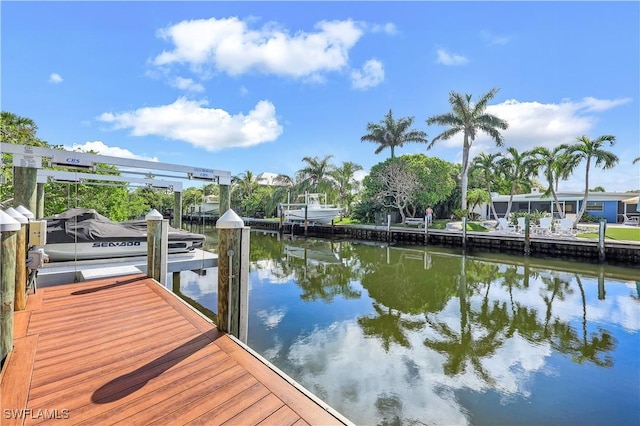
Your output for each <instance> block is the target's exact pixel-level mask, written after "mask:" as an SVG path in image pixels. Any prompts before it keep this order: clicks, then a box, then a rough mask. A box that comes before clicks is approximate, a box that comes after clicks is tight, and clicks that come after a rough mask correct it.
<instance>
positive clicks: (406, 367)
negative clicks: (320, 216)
mask: <svg viewBox="0 0 640 426" xmlns="http://www.w3.org/2000/svg"><path fill="white" fill-rule="evenodd" d="M251 238H252V240H251V244H252V247H251V261H252V272H251V278H250V281H251V292H250V301H249V305H250V311H251V313H250V315H251V318H250V324H249V345H250V346H252V347H253V348H254V349H255V350H257V351H258V352H259V353H261V354H262V355H263V356H265V357H266V358H267V359H269V360H270V361H271V362H273V363H274V364H275V365H277V366H278V367H280V368H281V369H282V370H284V371H285V372H286V373H287V374H289V375H291V376H292V377H293V378H294V379H296V380H297V381H299V382H300V383H301V384H303V385H304V386H305V387H307V388H308V389H310V390H311V391H312V392H314V393H315V394H317V395H318V396H319V397H321V398H322V399H324V400H325V401H326V402H327V403H329V404H330V405H332V406H333V407H335V408H336V409H337V410H339V411H340V412H342V413H343V414H345V415H346V416H347V417H349V418H350V419H352V420H353V421H354V422H355V423H357V424H392V423H393V424H466V423H473V424H476V423H484V424H495V423H508V424H514V423H517V424H524V423H529V424H546V423H568V424H630V423H637V419H638V418H639V416H640V402H639V400H638V395H639V392H640V385H639V383H638V382H639V381H638V377H639V373H640V366H639V363H640V341H639V330H640V309H639V308H640V303H639V300H640V297H639V291H638V284H637V278H638V271H637V270H635V269H625V268H610V267H593V266H589V265H582V264H572V263H567V262H546V261H541V260H539V259H537V260H536V259H529V260H526V259H522V258H512V257H506V256H504V257H499V256H498V257H497V256H495V255H492V256H491V257H489V256H481V255H478V256H463V255H460V254H459V253H457V252H455V251H452V250H446V249H442V248H431V247H429V248H415V247H414V248H411V249H402V248H390V247H381V246H377V245H369V244H359V243H352V242H347V241H343V242H329V241H319V240H307V241H304V240H284V239H279V238H277V237H276V236H270V235H262V234H252V237H251ZM525 260H526V261H525ZM185 285H186V284H185ZM212 308H213V309H215V306H213V307H212ZM603 406H606V407H607V409H606V410H603V409H602V407H603Z"/></svg>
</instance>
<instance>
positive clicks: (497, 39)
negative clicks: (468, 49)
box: [480, 30, 511, 45]
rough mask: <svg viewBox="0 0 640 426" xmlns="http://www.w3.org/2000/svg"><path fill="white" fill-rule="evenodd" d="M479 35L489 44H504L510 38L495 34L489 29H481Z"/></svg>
mask: <svg viewBox="0 0 640 426" xmlns="http://www.w3.org/2000/svg"><path fill="white" fill-rule="evenodd" d="M480 35H481V36H482V38H483V39H484V40H485V41H486V42H487V43H488V44H489V45H505V44H507V43H509V41H510V40H511V39H510V38H509V37H506V36H497V35H495V34H492V33H491V32H490V31H486V30H485V31H481V32H480Z"/></svg>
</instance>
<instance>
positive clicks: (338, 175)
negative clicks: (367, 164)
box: [329, 161, 362, 211]
mask: <svg viewBox="0 0 640 426" xmlns="http://www.w3.org/2000/svg"><path fill="white" fill-rule="evenodd" d="M359 170H362V166H360V165H359V164H356V163H352V162H351V161H345V162H343V163H342V166H341V167H338V168H336V169H335V170H333V171H331V172H329V176H331V177H332V178H333V180H335V181H336V183H337V184H338V199H339V202H340V206H342V207H346V208H347V211H349V210H350V208H351V202H352V201H353V198H354V194H353V191H354V190H355V189H356V188H357V185H358V182H357V181H356V180H355V179H354V177H353V175H354V174H355V173H356V172H357V171H359Z"/></svg>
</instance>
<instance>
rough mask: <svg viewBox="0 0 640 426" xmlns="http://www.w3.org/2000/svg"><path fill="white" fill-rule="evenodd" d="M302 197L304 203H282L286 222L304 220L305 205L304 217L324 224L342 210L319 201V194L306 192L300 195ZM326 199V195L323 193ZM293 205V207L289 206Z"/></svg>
mask: <svg viewBox="0 0 640 426" xmlns="http://www.w3.org/2000/svg"><path fill="white" fill-rule="evenodd" d="M300 197H304V203H299V204H282V205H281V208H282V209H283V214H284V219H285V221H287V222H304V220H305V205H306V219H307V221H308V222H311V223H320V224H322V225H326V224H328V223H331V221H332V220H333V219H335V218H336V217H338V216H339V215H340V213H341V212H342V209H341V208H340V207H335V206H332V205H328V204H321V203H320V194H316V193H311V194H309V193H307V194H305V195H301V196H300ZM325 199H326V195H325ZM291 207H295V208H291Z"/></svg>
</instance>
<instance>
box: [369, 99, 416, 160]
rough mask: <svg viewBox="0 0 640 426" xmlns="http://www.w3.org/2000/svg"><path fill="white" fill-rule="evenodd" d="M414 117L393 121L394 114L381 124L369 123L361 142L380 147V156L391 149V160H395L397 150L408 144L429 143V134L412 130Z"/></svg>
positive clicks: (378, 149) (377, 150)
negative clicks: (375, 144)
mask: <svg viewBox="0 0 640 426" xmlns="http://www.w3.org/2000/svg"><path fill="white" fill-rule="evenodd" d="M412 124H413V117H402V118H399V119H398V120H394V119H393V113H392V112H391V110H389V113H388V114H387V115H385V116H384V120H382V121H380V123H379V124H376V123H368V124H367V132H369V133H367V134H366V135H364V136H362V137H361V138H360V141H361V142H365V141H366V142H373V143H377V144H379V145H380V146H379V147H378V148H377V149H376V150H375V153H376V154H380V153H381V152H382V151H383V150H384V149H385V148H390V149H391V158H395V148H396V147H402V146H403V145H404V144H405V143H407V142H419V143H427V142H428V141H427V134H426V133H425V132H423V131H422V130H411V125H412Z"/></svg>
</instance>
